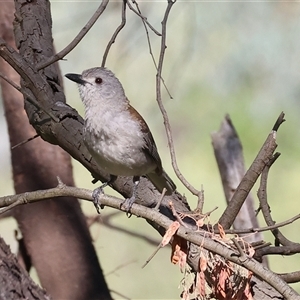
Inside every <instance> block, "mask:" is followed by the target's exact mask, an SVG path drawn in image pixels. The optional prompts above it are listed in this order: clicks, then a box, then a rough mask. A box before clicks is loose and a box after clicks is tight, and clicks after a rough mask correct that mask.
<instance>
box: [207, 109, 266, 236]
mask: <svg viewBox="0 0 300 300" xmlns="http://www.w3.org/2000/svg"><path fill="white" fill-rule="evenodd" d="M211 139H212V145H213V149H214V153H215V157H216V160H217V163H218V168H219V172H220V175H221V179H222V185H223V190H224V194H225V197H226V202H227V204H228V203H229V201H230V200H231V198H232V196H233V194H234V192H235V191H236V188H237V186H238V185H239V183H240V182H241V180H242V179H243V177H244V175H245V173H246V169H245V163H244V155H243V148H242V144H241V142H240V139H239V136H238V134H237V132H236V130H235V128H234V125H233V123H232V121H231V119H230V116H229V115H226V116H225V118H224V120H223V121H222V123H221V126H220V129H219V130H218V131H216V132H213V133H212V134H211ZM253 227H259V226H258V221H257V218H256V215H255V205H254V199H253V197H252V195H251V194H250V193H249V195H248V196H247V198H246V200H245V202H244V203H243V205H242V207H241V210H240V212H239V213H238V215H237V216H236V218H235V220H234V223H233V228H234V229H241V228H253ZM252 233H254V231H252ZM244 238H245V237H244ZM262 239H263V236H262V234H251V235H248V236H247V238H246V240H247V241H248V242H254V241H258V240H262Z"/></svg>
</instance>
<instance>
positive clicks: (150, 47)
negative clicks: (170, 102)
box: [127, 1, 173, 99]
mask: <svg viewBox="0 0 300 300" xmlns="http://www.w3.org/2000/svg"><path fill="white" fill-rule="evenodd" d="M132 2H133V3H134V4H135V6H136V8H137V10H138V13H139V16H140V18H141V20H142V22H143V25H144V28H145V32H146V37H147V43H148V48H149V53H150V56H151V58H152V61H153V64H154V67H155V70H156V72H157V71H158V69H157V63H156V60H155V58H154V54H153V51H152V46H151V41H150V35H149V31H148V29H147V26H146V22H145V20H146V18H145V17H144V16H143V15H142V12H141V10H140V8H139V6H138V3H137V2H136V1H132ZM127 4H128V6H129V8H132V9H133V7H132V6H131V5H130V4H129V2H128V1H127ZM158 35H159V36H162V35H161V33H159V34H158ZM160 78H161V81H162V83H163V85H164V88H165V89H166V91H167V93H168V95H169V97H170V99H173V97H172V95H171V93H170V91H169V89H168V87H167V85H166V83H165V80H164V79H163V77H162V76H161V77H160Z"/></svg>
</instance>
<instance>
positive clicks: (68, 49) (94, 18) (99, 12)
mask: <svg viewBox="0 0 300 300" xmlns="http://www.w3.org/2000/svg"><path fill="white" fill-rule="evenodd" d="M108 2H109V0H103V1H102V3H101V4H100V6H99V7H98V9H97V10H96V11H95V13H94V14H93V16H92V17H91V18H90V20H89V21H88V22H87V23H86V25H85V26H84V27H83V28H82V29H81V30H80V32H79V33H78V34H77V36H76V37H75V38H74V40H73V41H72V42H71V43H70V44H69V45H68V46H67V47H65V48H64V49H63V50H61V51H60V52H59V53H57V54H55V55H53V56H52V57H50V58H49V59H48V60H46V61H44V62H42V63H40V64H39V65H37V67H36V68H37V70H38V71H39V70H41V69H44V68H46V67H48V66H50V65H51V64H53V63H55V62H57V61H58V60H60V59H62V58H64V57H65V56H66V55H67V54H68V53H69V52H71V51H72V50H73V49H74V48H75V47H76V46H77V45H78V43H79V42H80V41H81V40H82V39H83V38H84V36H85V35H86V34H87V33H88V32H89V30H90V29H91V28H92V26H93V25H94V24H95V23H96V21H97V20H98V18H99V17H100V16H101V15H102V13H103V12H104V10H105V8H106V6H107V4H108Z"/></svg>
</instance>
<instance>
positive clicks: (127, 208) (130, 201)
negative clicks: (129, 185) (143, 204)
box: [120, 196, 135, 218]
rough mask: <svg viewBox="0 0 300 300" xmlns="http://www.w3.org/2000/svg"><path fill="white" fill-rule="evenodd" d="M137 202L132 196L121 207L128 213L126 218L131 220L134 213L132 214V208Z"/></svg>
mask: <svg viewBox="0 0 300 300" xmlns="http://www.w3.org/2000/svg"><path fill="white" fill-rule="evenodd" d="M134 201H135V196H132V197H130V198H127V199H125V200H124V201H123V202H122V203H121V205H120V209H121V210H124V211H126V216H127V217H128V218H130V217H131V216H132V213H131V212H130V210H131V207H132V205H133V203H134Z"/></svg>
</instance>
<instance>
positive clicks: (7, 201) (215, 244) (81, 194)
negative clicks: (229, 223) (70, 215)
mask: <svg viewBox="0 0 300 300" xmlns="http://www.w3.org/2000/svg"><path fill="white" fill-rule="evenodd" d="M61 196H73V197H76V198H81V199H85V200H89V201H93V197H92V191H90V190H87V189H79V188H76V187H69V186H66V185H64V184H62V183H61V182H59V184H58V186H57V187H56V188H53V189H48V190H40V191H35V192H28V193H24V194H19V195H14V196H6V197H2V198H0V207H4V206H7V205H10V206H11V205H14V203H16V202H18V204H17V205H20V204H25V203H32V202H36V201H40V200H41V199H47V198H50V197H51V198H53V197H61ZM57 201H59V200H57ZM122 201H123V200H121V199H118V198H116V197H111V196H107V195H105V194H102V195H101V196H100V202H101V204H102V205H104V206H109V207H113V208H116V209H120V204H121V203H122ZM131 213H132V214H133V215H136V216H139V217H142V218H144V219H147V220H148V221H150V222H155V223H157V224H158V225H159V226H161V227H163V228H165V229H167V228H169V227H170V225H171V224H172V222H173V221H172V220H170V219H169V218H167V217H165V216H164V215H162V214H161V213H160V212H158V211H156V210H153V209H151V208H147V207H144V206H141V205H138V204H133V206H132V209H131ZM189 227H190V226H180V228H179V229H178V231H177V235H178V236H179V237H182V238H183V239H186V240H188V241H190V242H192V243H194V244H196V245H198V246H201V247H203V248H205V249H207V250H208V251H210V252H212V253H215V254H217V255H220V256H222V257H223V258H224V259H226V260H229V261H231V262H233V263H236V264H238V265H241V266H243V267H244V268H247V269H248V270H250V271H252V272H253V273H254V274H256V275H257V276H259V277H261V278H262V279H263V280H265V281H266V282H267V283H269V284H270V285H271V286H272V287H273V288H275V289H276V290H277V291H278V292H279V293H281V294H282V295H283V296H284V297H285V298H286V299H287V300H295V299H300V297H299V295H298V294H297V293H296V292H295V291H294V290H293V289H292V288H291V287H289V286H287V285H286V283H285V282H284V281H283V280H282V279H280V277H279V276H277V275H276V274H275V273H273V272H271V271H270V270H268V269H266V268H265V267H263V266H262V265H261V264H260V263H259V262H257V261H255V260H254V259H253V258H251V257H249V256H248V255H246V254H244V255H243V259H241V257H240V253H239V252H238V251H237V250H234V249H233V248H232V247H228V246H229V245H228V244H227V245H226V246H225V245H224V242H222V243H221V242H220V241H218V240H217V239H214V240H213V239H211V238H207V237H206V236H207V232H206V231H197V230H196V229H197V228H189Z"/></svg>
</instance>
